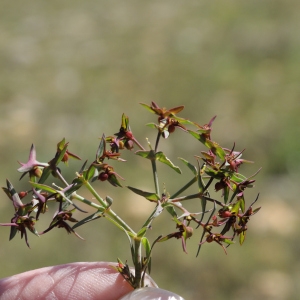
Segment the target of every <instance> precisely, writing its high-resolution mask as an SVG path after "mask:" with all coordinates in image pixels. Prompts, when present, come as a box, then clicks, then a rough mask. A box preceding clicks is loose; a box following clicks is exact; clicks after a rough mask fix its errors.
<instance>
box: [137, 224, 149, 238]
mask: <svg viewBox="0 0 300 300" xmlns="http://www.w3.org/2000/svg"><path fill="white" fill-rule="evenodd" d="M147 229H148V227H147V226H145V227H143V228H141V229H140V230H139V231H138V233H137V234H136V235H137V236H138V237H143V236H144V235H145V234H146V232H147Z"/></svg>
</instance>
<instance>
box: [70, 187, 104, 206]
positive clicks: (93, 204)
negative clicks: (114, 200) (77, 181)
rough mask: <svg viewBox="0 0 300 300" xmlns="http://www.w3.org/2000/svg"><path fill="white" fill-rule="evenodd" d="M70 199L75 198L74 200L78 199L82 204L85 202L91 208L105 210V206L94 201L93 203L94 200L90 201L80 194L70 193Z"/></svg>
mask: <svg viewBox="0 0 300 300" xmlns="http://www.w3.org/2000/svg"><path fill="white" fill-rule="evenodd" d="M72 199H76V200H78V201H80V202H82V203H84V204H87V205H89V206H91V207H93V208H96V209H97V210H102V211H104V210H105V208H104V207H103V206H101V205H99V204H96V203H94V202H92V201H90V200H87V199H85V198H83V197H82V196H80V195H77V194H76V193H75V192H74V193H73V194H72Z"/></svg>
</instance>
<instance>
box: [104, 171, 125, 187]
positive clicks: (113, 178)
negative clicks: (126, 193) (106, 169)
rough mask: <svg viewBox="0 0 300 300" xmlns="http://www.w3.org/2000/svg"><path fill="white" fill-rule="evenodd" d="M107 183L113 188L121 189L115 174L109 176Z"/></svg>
mask: <svg viewBox="0 0 300 300" xmlns="http://www.w3.org/2000/svg"><path fill="white" fill-rule="evenodd" d="M107 181H108V182H109V183H110V184H111V185H113V186H116V187H117V186H119V187H122V184H121V183H120V182H119V180H118V178H117V176H116V175H115V174H110V175H109V177H108V178H107Z"/></svg>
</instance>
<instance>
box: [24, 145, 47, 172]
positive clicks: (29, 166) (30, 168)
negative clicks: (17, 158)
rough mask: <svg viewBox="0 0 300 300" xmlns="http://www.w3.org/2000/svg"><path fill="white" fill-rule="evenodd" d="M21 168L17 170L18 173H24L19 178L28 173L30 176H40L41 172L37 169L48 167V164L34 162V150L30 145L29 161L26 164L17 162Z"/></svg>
mask: <svg viewBox="0 0 300 300" xmlns="http://www.w3.org/2000/svg"><path fill="white" fill-rule="evenodd" d="M19 164H20V165H21V167H20V168H19V169H18V171H19V172H21V173H24V174H23V175H22V176H21V178H22V177H23V176H24V175H25V174H26V173H28V172H29V173H30V175H34V176H40V175H41V172H39V171H38V170H39V167H48V166H49V164H48V163H42V162H39V161H37V160H36V150H35V147H34V145H33V144H32V145H31V148H30V152H29V159H28V161H27V163H21V162H19Z"/></svg>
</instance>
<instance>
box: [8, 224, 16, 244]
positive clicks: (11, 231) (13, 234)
mask: <svg viewBox="0 0 300 300" xmlns="http://www.w3.org/2000/svg"><path fill="white" fill-rule="evenodd" d="M17 232H18V229H17V227H15V226H11V227H10V234H9V240H10V241H11V240H12V239H13V238H14V237H15V236H16V233H17Z"/></svg>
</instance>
